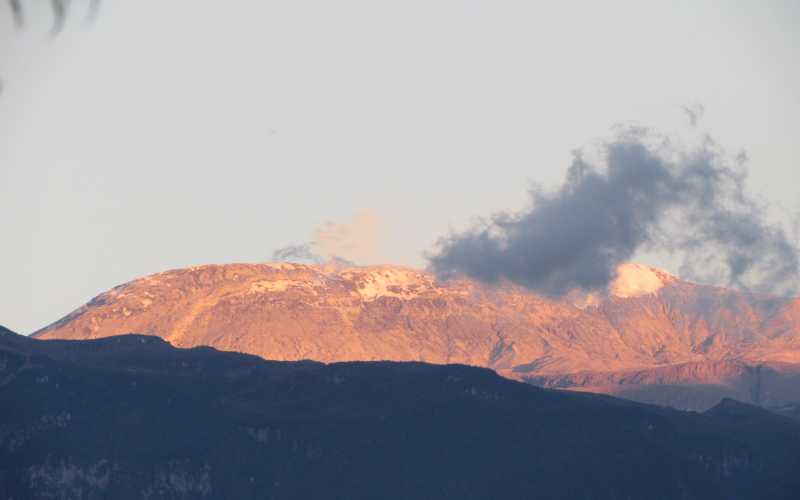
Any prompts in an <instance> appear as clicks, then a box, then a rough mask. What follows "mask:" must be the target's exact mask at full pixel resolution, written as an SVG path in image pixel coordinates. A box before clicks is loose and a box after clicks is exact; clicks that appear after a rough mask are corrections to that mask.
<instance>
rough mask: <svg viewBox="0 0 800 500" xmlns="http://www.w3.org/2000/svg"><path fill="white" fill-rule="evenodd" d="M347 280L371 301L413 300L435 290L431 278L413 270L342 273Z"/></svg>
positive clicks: (392, 269)
mask: <svg viewBox="0 0 800 500" xmlns="http://www.w3.org/2000/svg"><path fill="white" fill-rule="evenodd" d="M341 276H342V277H343V278H345V279H350V280H352V281H353V282H354V283H355V285H356V291H357V293H358V294H359V295H360V296H361V298H362V299H364V300H367V301H370V300H375V299H377V298H378V297H398V298H401V299H411V298H414V297H418V296H419V295H420V294H422V293H424V292H428V291H430V290H432V289H433V288H434V285H433V280H432V278H431V277H430V276H427V275H425V274H424V273H422V272H419V271H414V270H411V269H402V268H399V269H398V268H396V267H379V268H373V269H368V270H364V271H360V272H359V271H346V272H343V273H341Z"/></svg>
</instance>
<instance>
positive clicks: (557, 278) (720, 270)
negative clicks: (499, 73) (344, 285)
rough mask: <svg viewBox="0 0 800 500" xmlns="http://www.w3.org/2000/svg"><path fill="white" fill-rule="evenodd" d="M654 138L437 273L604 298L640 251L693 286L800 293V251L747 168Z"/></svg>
mask: <svg viewBox="0 0 800 500" xmlns="http://www.w3.org/2000/svg"><path fill="white" fill-rule="evenodd" d="M652 137H653V136H652V135H651V134H648V133H647V132H646V131H642V130H630V131H627V132H625V133H623V134H621V135H620V136H619V137H618V138H617V139H616V140H615V141H613V142H610V143H608V144H606V146H605V148H604V150H605V151H604V152H605V156H606V158H607V166H606V168H602V169H601V168H598V167H597V166H595V165H592V164H590V163H589V162H587V161H585V160H584V159H583V158H582V157H580V156H579V155H578V156H576V157H575V159H574V161H573V163H572V165H571V166H570V168H569V170H568V173H567V178H566V180H565V182H564V184H563V186H562V187H561V188H560V189H558V190H557V191H556V192H553V193H545V192H541V191H533V192H532V202H533V204H532V208H531V209H530V210H528V211H524V212H521V213H503V214H500V215H496V216H494V217H492V218H491V219H490V220H488V221H485V222H482V223H480V224H478V225H476V226H475V227H473V228H472V229H470V230H468V231H466V232H463V233H457V234H452V235H450V236H449V237H446V238H443V239H441V240H440V241H439V242H438V245H437V249H436V251H435V252H434V253H432V254H430V255H428V258H429V261H430V267H431V268H432V270H433V271H435V272H437V273H438V274H440V275H442V276H444V277H448V276H453V275H458V274H465V275H467V276H469V277H472V278H476V279H479V280H482V281H485V282H497V281H501V280H510V281H512V282H515V283H517V284H520V285H523V286H526V287H528V288H531V289H534V290H536V291H539V292H541V293H544V294H546V295H550V296H561V295H563V294H564V293H566V292H569V291H570V290H573V289H576V288H580V289H584V290H595V289H600V288H604V287H606V286H607V285H608V284H609V283H610V282H611V281H612V280H613V279H614V277H615V272H616V268H617V266H618V265H619V264H621V263H623V262H625V261H628V260H630V259H631V258H632V257H633V255H634V254H635V253H636V252H637V251H638V250H656V251H666V252H669V253H672V254H676V255H678V256H680V257H681V258H682V262H683V265H682V268H681V274H682V275H684V276H686V277H687V278H690V279H696V280H698V281H703V282H715V283H720V284H722V283H724V284H726V285H729V286H734V287H736V288H740V289H745V290H750V291H758V292H770V293H774V294H779V295H791V294H794V293H796V291H797V284H798V278H800V264H799V262H798V249H797V247H796V245H795V244H794V243H793V242H792V240H791V239H790V238H789V237H788V236H787V234H786V232H785V231H784V230H783V229H782V228H781V227H780V226H777V225H772V224H770V223H768V222H767V221H766V217H765V213H764V209H763V208H762V207H761V206H760V205H759V204H758V203H756V202H755V201H754V199H753V198H752V197H750V196H749V195H748V194H747V193H746V191H745V188H744V180H745V177H746V170H745V168H744V162H743V161H734V162H727V161H726V160H725V159H724V158H723V155H722V154H720V153H719V152H717V151H716V149H715V146H714V144H713V143H712V142H711V141H710V140H709V141H706V143H705V145H704V146H702V147H700V148H699V149H697V150H695V151H692V152H691V153H679V152H676V151H674V150H669V147H668V142H667V141H661V143H660V145H659V146H653V145H650V144H651V142H650V141H649V139H652ZM665 150H666V151H665ZM667 152H669V153H672V154H666V153H667ZM740 160H743V159H741V158H740Z"/></svg>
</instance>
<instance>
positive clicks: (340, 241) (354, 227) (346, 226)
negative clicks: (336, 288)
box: [272, 210, 383, 264]
mask: <svg viewBox="0 0 800 500" xmlns="http://www.w3.org/2000/svg"><path fill="white" fill-rule="evenodd" d="M382 237H383V223H382V221H381V219H380V217H378V215H377V214H375V213H374V212H372V211H369V210H360V211H358V212H355V213H354V214H353V217H352V220H351V221H350V222H344V223H336V222H331V221H328V222H325V223H324V224H322V225H321V226H319V227H318V228H316V229H315V230H314V231H313V232H312V233H311V236H310V238H309V242H308V243H304V244H300V245H289V246H287V247H283V248H280V249H278V250H276V251H275V252H274V253H273V254H272V258H273V260H277V261H283V260H301V261H311V262H314V263H322V262H326V261H339V262H340V263H349V264H353V263H358V264H372V263H375V262H377V261H378V260H379V259H380V244H381V241H382Z"/></svg>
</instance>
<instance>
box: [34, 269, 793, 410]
mask: <svg viewBox="0 0 800 500" xmlns="http://www.w3.org/2000/svg"><path fill="white" fill-rule="evenodd" d="M132 332H133V333H142V334H148V335H156V336H159V337H162V338H164V339H166V340H167V341H169V342H170V343H172V344H174V345H176V346H182V347H192V346H200V345H209V346H213V347H215V348H218V349H221V350H228V351H239V352H244V353H250V354H255V355H258V356H261V357H264V358H266V359H272V360H301V359H313V360H317V361H323V362H334V361H356V360H395V361H424V362H428V363H463V364H468V365H474V366H483V367H488V368H492V369H494V370H496V371H497V372H498V373H500V374H502V375H504V376H506V377H508V378H512V379H516V380H523V381H527V382H530V383H533V384H537V385H542V386H546V387H558V388H570V389H576V390H583V391H594V392H606V393H609V394H615V395H619V396H622V397H626V398H631V399H635V400H640V401H645V402H652V403H658V404H664V405H671V406H674V407H677V408H684V409H696V410H705V409H708V408H710V407H711V406H714V405H715V404H716V403H717V402H719V400H720V399H722V398H723V397H731V398H735V399H738V400H740V401H745V402H751V403H755V404H758V405H762V406H766V407H787V405H791V404H794V403H795V402H798V401H800V299H796V298H794V299H786V298H778V297H771V296H765V295H758V294H748V293H742V292H737V291H733V290H728V289H723V288H717V287H711V286H702V285H697V284H693V283H688V282H685V281H682V280H680V279H678V278H676V277H674V276H671V275H669V274H668V273H665V272H663V271H660V270H658V269H654V268H650V267H647V266H643V265H638V264H626V265H623V266H621V267H620V269H619V276H618V278H617V280H616V281H615V282H614V283H613V284H612V285H611V286H610V287H609V289H608V290H606V291H604V292H602V293H595V294H586V293H573V294H570V295H569V296H567V297H565V298H564V299H561V300H552V299H548V298H547V297H542V296H539V295H536V294H534V293H531V292H530V291H528V290H525V289H522V288H519V287H516V286H512V285H509V284H500V285H497V286H489V285H485V284H481V283H477V282H474V281H470V280H453V281H444V282H443V281H440V280H438V279H437V278H436V277H435V276H433V275H431V274H428V273H426V272H423V271H420V270H415V269H409V268H402V267H395V266H381V267H349V268H348V267H339V266H324V265H316V266H312V265H299V264H258V265H255V264H254V265H248V264H230V265H209V266H200V267H193V268H189V269H180V270H173V271H167V272H164V273H159V274H155V275H152V276H147V277H145V278H141V279H138V280H135V281H132V282H130V283H127V284H124V285H121V286H118V287H116V288H114V289H112V290H110V291H108V292H106V293H103V294H101V295H99V296H98V297H96V298H94V299H93V300H92V301H90V302H89V303H88V304H86V305H85V306H83V307H81V308H79V309H78V310H76V311H75V312H73V313H71V314H70V315H68V316H67V317H65V318H63V319H61V320H59V321H57V322H55V323H53V324H52V325H50V326H48V327H46V328H44V329H42V330H40V331H38V332H36V333H35V334H34V336H35V337H37V338H40V339H54V338H60V339H94V338H100V337H107V336H111V335H117V334H122V333H132Z"/></svg>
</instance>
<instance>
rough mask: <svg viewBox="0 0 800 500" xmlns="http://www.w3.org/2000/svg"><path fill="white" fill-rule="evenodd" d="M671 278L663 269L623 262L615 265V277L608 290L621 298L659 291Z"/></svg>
mask: <svg viewBox="0 0 800 500" xmlns="http://www.w3.org/2000/svg"><path fill="white" fill-rule="evenodd" d="M672 279H673V278H672V277H671V276H670V275H669V274H667V273H665V272H664V271H661V270H658V269H654V268H652V267H648V266H643V265H642V264H634V263H625V264H621V265H620V266H619V267H617V278H616V279H615V280H614V281H613V282H612V283H611V285H610V286H609V289H608V292H609V294H610V295H612V296H614V297H618V298H621V299H627V298H631V297H639V296H642V295H648V294H651V293H655V292H657V291H659V290H660V289H661V288H663V287H664V284H665V283H667V282H669V281H672Z"/></svg>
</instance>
